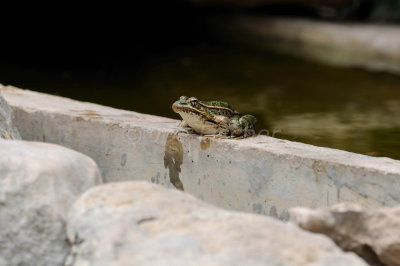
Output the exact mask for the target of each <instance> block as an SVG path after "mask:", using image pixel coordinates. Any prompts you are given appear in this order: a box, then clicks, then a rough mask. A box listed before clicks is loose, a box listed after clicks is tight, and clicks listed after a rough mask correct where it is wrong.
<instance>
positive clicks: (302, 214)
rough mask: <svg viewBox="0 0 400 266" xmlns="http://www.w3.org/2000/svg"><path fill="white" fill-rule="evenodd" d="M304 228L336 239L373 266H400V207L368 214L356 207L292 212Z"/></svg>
mask: <svg viewBox="0 0 400 266" xmlns="http://www.w3.org/2000/svg"><path fill="white" fill-rule="evenodd" d="M289 212H290V216H291V221H292V222H294V223H296V224H297V225H299V226H300V227H301V228H303V229H306V230H309V231H312V232H316V233H321V234H325V235H327V236H329V237H330V238H332V239H333V240H334V241H335V242H336V243H337V244H338V245H339V246H340V247H341V248H342V249H343V250H347V251H354V252H356V253H358V254H359V255H360V256H362V257H364V258H365V259H366V260H367V261H368V262H370V263H371V264H373V265H380V264H379V263H384V264H385V265H393V266H394V265H400V206H397V207H394V208H382V209H379V210H377V211H365V210H363V208H362V207H361V206H359V205H356V204H348V203H341V204H338V205H335V206H333V207H331V208H329V209H328V208H325V209H317V210H311V209H307V208H293V209H290V210H289Z"/></svg>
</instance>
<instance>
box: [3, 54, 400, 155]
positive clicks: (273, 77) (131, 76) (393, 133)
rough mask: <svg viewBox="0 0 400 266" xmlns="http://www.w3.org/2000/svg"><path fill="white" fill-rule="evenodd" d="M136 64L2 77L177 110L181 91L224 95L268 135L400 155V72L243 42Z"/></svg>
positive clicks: (106, 100) (154, 109) (153, 110)
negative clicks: (335, 63)
mask: <svg viewBox="0 0 400 266" xmlns="http://www.w3.org/2000/svg"><path fill="white" fill-rule="evenodd" d="M139 69H140V70H139V71H138V70H137V66H136V68H135V69H130V68H129V65H128V66H125V67H124V68H122V69H121V68H118V67H115V68H108V69H105V70H90V69H89V70H88V69H84V70H83V69H82V70H80V69H73V70H71V69H65V68H60V69H46V68H36V69H33V68H20V67H19V68H12V67H7V68H5V67H3V68H1V69H0V78H1V82H2V83H5V84H13V85H15V86H19V87H23V88H27V89H32V90H37V91H43V92H48V93H52V94H57V95H62V96H67V97H71V98H74V99H78V100H84V101H89V102H95V103H100V104H104V105H109V106H113V107H117V108H122V109H128V110H133V111H137V112H142V113H148V114H154V115H160V116H166V117H172V118H176V119H178V118H179V117H178V115H177V114H175V113H173V112H172V110H171V104H172V103H173V101H175V100H177V99H178V98H179V96H181V95H187V96H196V97H198V98H199V99H201V100H224V101H227V102H229V103H230V104H231V105H232V106H233V107H234V108H235V109H236V110H238V111H239V112H241V113H243V114H247V113H249V114H253V115H255V116H256V117H257V119H258V121H259V122H258V128H257V130H258V131H260V132H261V133H262V134H269V135H272V134H274V136H275V137H278V138H283V139H289V140H293V141H300V142H305V143H309V144H314V145H318V146H325V147H331V148H338V149H343V150H348V151H353V152H357V153H363V154H368V155H373V156H387V157H391V158H395V159H400V77H399V76H395V75H390V74H385V73H375V72H368V71H364V70H359V69H346V68H333V67H328V66H323V65H319V64H315V63H309V62H305V61H301V60H297V59H293V58H291V57H285V56H281V55H276V54H269V53H263V52H260V51H253V50H248V49H241V48H232V47H229V48H227V47H221V46H218V47H213V46H198V47H195V48H190V49H186V50H179V52H175V53H174V52H171V53H169V54H168V55H163V56H153V57H152V58H150V59H148V60H147V61H146V63H143V64H142V65H140V67H139Z"/></svg>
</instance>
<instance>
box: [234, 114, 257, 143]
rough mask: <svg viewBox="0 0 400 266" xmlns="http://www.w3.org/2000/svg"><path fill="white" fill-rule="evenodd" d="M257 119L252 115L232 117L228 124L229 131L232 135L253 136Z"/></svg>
mask: <svg viewBox="0 0 400 266" xmlns="http://www.w3.org/2000/svg"><path fill="white" fill-rule="evenodd" d="M256 122H257V119H256V118H255V117H254V116H252V115H244V116H242V117H240V118H239V117H234V118H232V119H231V122H230V124H229V131H230V132H231V134H232V135H234V136H243V137H244V138H246V137H250V136H254V135H255V134H256V132H255V125H256Z"/></svg>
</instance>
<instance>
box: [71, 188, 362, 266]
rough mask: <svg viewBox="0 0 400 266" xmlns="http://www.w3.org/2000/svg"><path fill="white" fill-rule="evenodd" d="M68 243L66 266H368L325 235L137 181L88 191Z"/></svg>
mask: <svg viewBox="0 0 400 266" xmlns="http://www.w3.org/2000/svg"><path fill="white" fill-rule="evenodd" d="M68 239H69V241H70V243H71V244H73V247H72V249H71V254H70V256H69V258H68V260H67V263H66V265H67V266H72V265H74V266H79V265H96V266H101V265H321V266H322V265H323V266H325V265H366V264H365V263H364V262H363V261H362V260H361V259H360V258H358V257H357V256H356V255H355V254H352V253H344V252H342V251H341V250H340V249H339V248H338V247H337V246H335V244H334V243H333V242H332V241H331V240H330V239H328V238H327V237H325V236H322V235H318V234H312V233H308V232H306V231H303V230H301V229H299V228H298V227H297V226H294V225H292V224H285V223H282V222H279V221H276V220H275V219H271V218H269V217H265V216H259V215H253V214H245V213H235V212H229V211H225V210H221V209H218V208H215V207H213V206H211V205H208V204H205V203H204V202H201V201H199V200H197V199H195V198H194V197H192V196H190V195H188V194H185V193H181V192H179V191H176V190H168V189H165V188H163V187H161V186H158V185H155V184H150V183H147V182H143V181H141V182H123V183H121V182H119V183H110V184H106V185H102V186H98V187H96V188H93V189H91V190H89V191H87V193H85V194H84V195H83V196H82V197H81V198H79V200H78V201H77V202H76V203H75V204H74V207H73V208H72V209H71V213H70V219H69V222H68Z"/></svg>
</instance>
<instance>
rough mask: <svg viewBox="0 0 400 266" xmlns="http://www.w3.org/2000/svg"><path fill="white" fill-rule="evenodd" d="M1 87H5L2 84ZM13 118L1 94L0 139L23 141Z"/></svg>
mask: <svg viewBox="0 0 400 266" xmlns="http://www.w3.org/2000/svg"><path fill="white" fill-rule="evenodd" d="M1 87H3V85H1V84H0V88H1ZM12 118H13V115H12V110H11V108H10V106H9V105H8V103H7V102H6V100H5V99H4V98H3V95H2V94H1V92H0V139H21V136H20V134H19V132H18V130H17V128H16V127H15V126H14V124H13V122H12Z"/></svg>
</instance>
